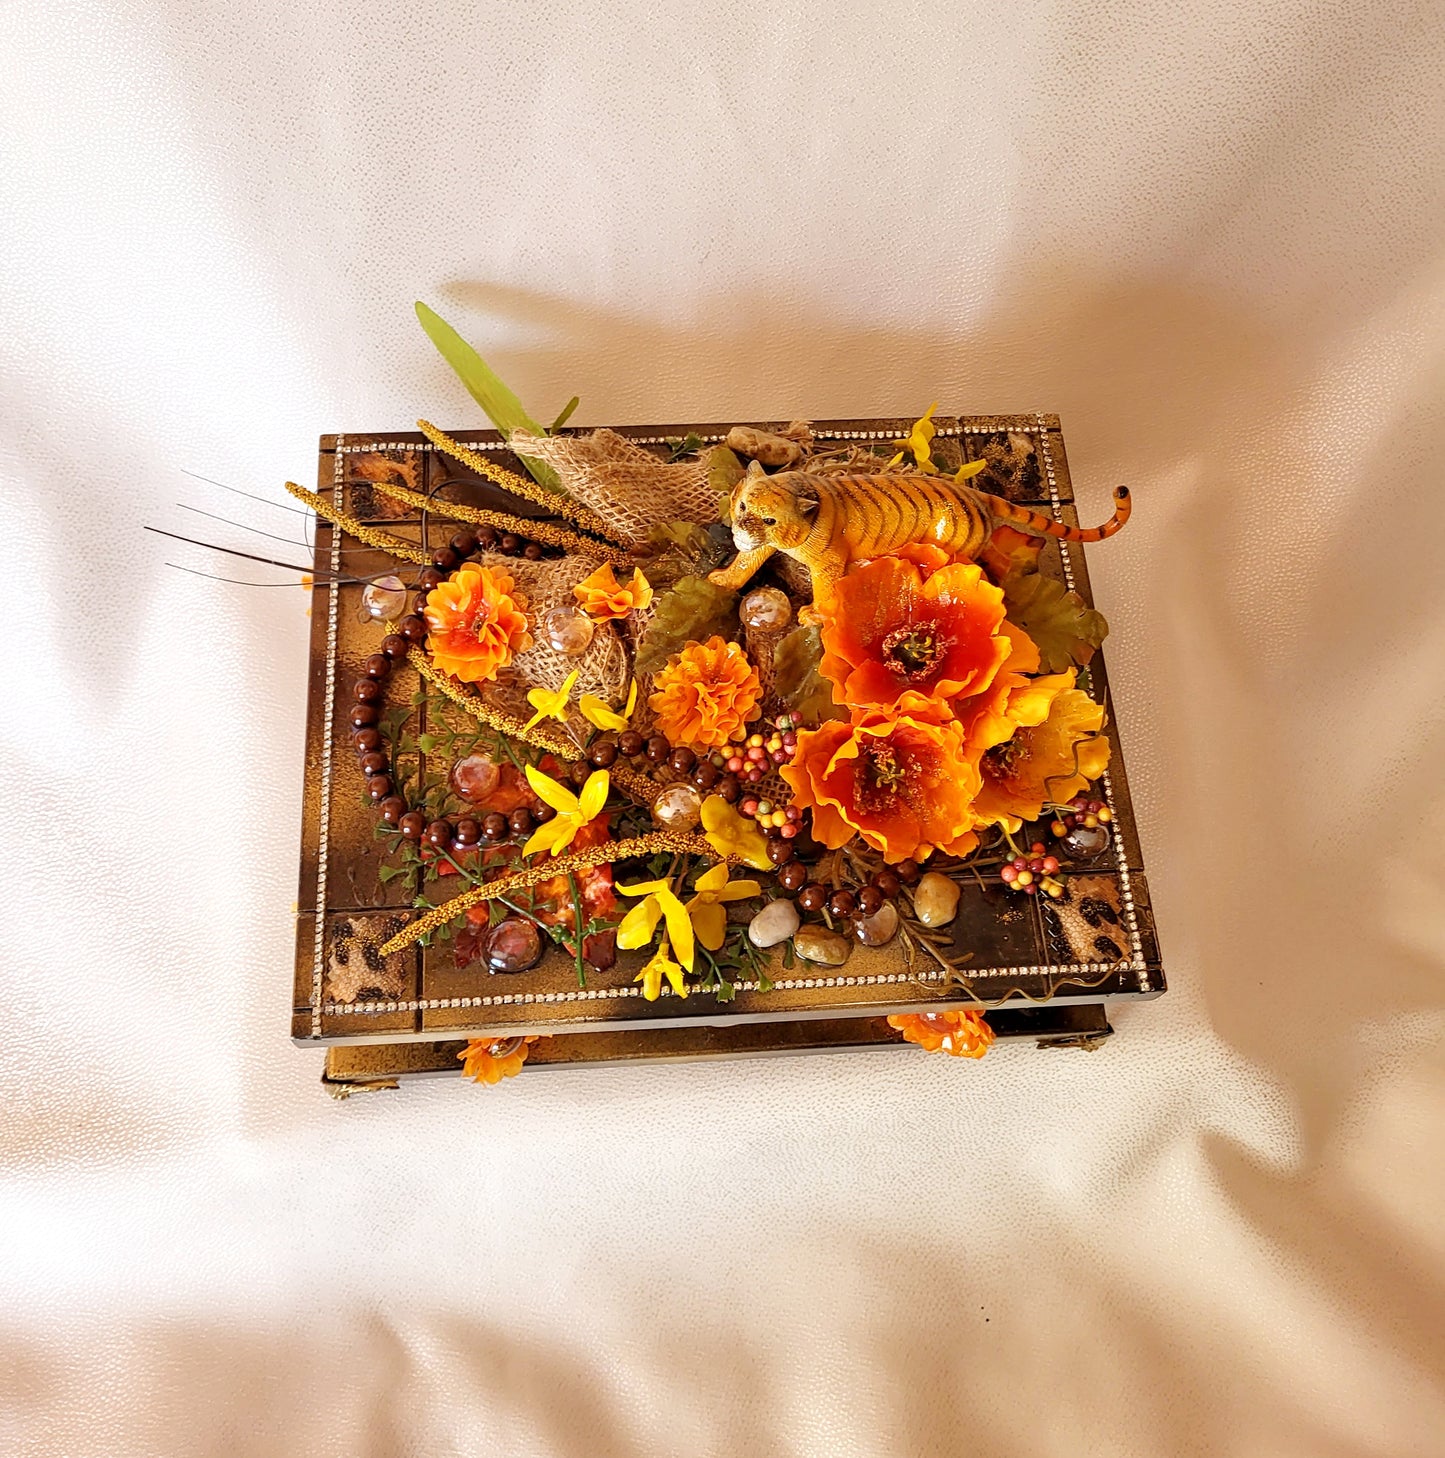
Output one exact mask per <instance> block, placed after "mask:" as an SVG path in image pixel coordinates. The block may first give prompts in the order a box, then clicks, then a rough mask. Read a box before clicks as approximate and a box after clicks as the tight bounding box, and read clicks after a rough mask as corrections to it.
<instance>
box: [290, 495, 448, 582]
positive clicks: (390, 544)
mask: <svg viewBox="0 0 1445 1458" xmlns="http://www.w3.org/2000/svg"><path fill="white" fill-rule="evenodd" d="M286 489H287V490H288V491H289V492H290V493H291V494H292V495H293V496H294V497H295V498H296V499H297V501H304V502H305V503H306V505H307V506H309V507H310V508H311V510H312V511H314V512H315V513H316V515H317V516H321V517H325V518H326V520H327V521H329V522H330V523H331V524H332V525H333V526H337V527H340V528H341V530H342V531H344V532H346V533H348V534H349V535H351V536H353V537H355V538H356V540H357V541H358V542H364V543H365V544H366V545H367V546H368V547H375V548H376V549H377V550H378V551H380V552H389V553H390V554H391V555H392V556H393V557H400V558H401V560H402V561H403V562H415V563H417V564H418V566H422V567H426V566H429V565H430V563H431V558H430V557H429V556H428V555H427V554H426V553H425V552H423V551H422V549H421V548H420V547H418V546H414V545H413V544H412V543H411V542H404V541H402V539H401V538H400V537H394V536H392V534H391V533H390V532H380V531H377V530H376V528H375V527H369V526H363V525H362V524H361V523H360V522H359V521H357V519H356V518H355V517H354V516H350V515H348V514H347V513H346V512H344V511H342V510H341V508H340V507H339V506H334V505H333V504H332V503H331V502H329V501H327V500H325V498H323V497H320V496H318V495H317V494H316V493H315V492H314V491H308V490H307V489H306V488H305V487H304V486H298V485H297V484H296V483H295V482H294V481H288V482H287V483H286Z"/></svg>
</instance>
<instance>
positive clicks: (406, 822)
mask: <svg viewBox="0 0 1445 1458" xmlns="http://www.w3.org/2000/svg"><path fill="white" fill-rule="evenodd" d="M396 828H397V829H398V830H399V831H401V833H402V834H403V835H404V836H405V837H406V838H407V839H408V840H420V839H421V838H422V834H423V832H424V831H425V830H426V816H425V815H423V814H422V813H421V811H420V810H408V811H407V812H406V814H405V815H403V816H402V817H401V819H400V820H398V821H397V822H396Z"/></svg>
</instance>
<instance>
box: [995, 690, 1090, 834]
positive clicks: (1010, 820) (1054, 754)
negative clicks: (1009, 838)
mask: <svg viewBox="0 0 1445 1458" xmlns="http://www.w3.org/2000/svg"><path fill="white" fill-rule="evenodd" d="M1074 679H1075V670H1074V669H1072V668H1071V669H1069V670H1068V672H1066V673H1051V674H1045V675H1044V676H1043V677H1041V678H1031V679H1029V680H1028V681H1027V682H1026V683H1024V685H1023V686H1022V687H1020V688H1015V689H1013V690H1012V691H1011V692H1010V694H1009V700H1008V709H1007V713H1008V717H1009V718H1010V719H1011V720H1012V721H1013V722H1014V724H1015V725H1016V726H1017V727H1016V728H1015V729H1014V732H1013V733H1012V735H1010V736H1009V738H1008V739H1006V740H1004V741H1003V742H1002V743H1000V744H996V745H995V746H994V747H993V748H991V749H989V750H988V751H987V753H985V754H984V756H983V758H982V759H981V760H980V762H979V767H980V770H981V773H982V775H983V787H982V788H981V789H980V790H979V792H978V798H977V801H976V802H975V806H974V809H975V811H976V813H977V815H978V823H979V824H980V825H988V824H995V825H1002V826H1003V827H1004V828H1005V829H1006V830H1008V831H1009V832H1010V833H1012V832H1013V831H1015V830H1017V829H1018V828H1019V826H1020V825H1022V824H1023V822H1024V821H1025V820H1037V819H1038V817H1039V815H1040V813H1041V812H1042V810H1043V807H1044V805H1045V803H1052V802H1055V801H1064V800H1068V799H1070V798H1071V797H1072V796H1074V795H1077V794H1078V793H1079V791H1080V790H1082V789H1083V788H1084V787H1085V786H1086V785H1087V784H1088V783H1089V781H1090V780H1096V779H1098V778H1099V776H1100V775H1101V774H1103V773H1104V771H1105V769H1106V768H1107V767H1108V764H1109V741H1108V740H1107V739H1106V738H1105V737H1104V736H1103V735H1102V734H1101V733H1100V732H1099V731H1100V730H1101V729H1102V728H1103V727H1104V706H1103V705H1102V704H1096V703H1095V702H1094V701H1093V699H1091V698H1090V697H1089V696H1088V694H1086V693H1084V692H1083V691H1082V690H1081V689H1077V688H1075V687H1074Z"/></svg>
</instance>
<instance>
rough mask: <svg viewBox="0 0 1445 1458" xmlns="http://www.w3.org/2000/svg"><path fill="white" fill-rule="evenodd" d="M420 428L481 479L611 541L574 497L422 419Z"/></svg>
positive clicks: (600, 522) (602, 526) (607, 529)
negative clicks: (499, 462) (490, 457)
mask: <svg viewBox="0 0 1445 1458" xmlns="http://www.w3.org/2000/svg"><path fill="white" fill-rule="evenodd" d="M416 428H417V429H418V430H419V431H421V433H422V434H423V435H424V436H426V438H427V439H428V440H429V441H430V442H431V443H432V444H433V445H434V446H436V448H437V449H438V450H440V451H445V452H446V453H447V455H449V456H451V457H452V459H453V460H457V461H460V462H461V463H462V465H464V466H470V467H471V468H472V470H474V471H475V472H476V473H477V474H478V475H479V476H485V477H486V478H487V480H488V481H491V482H493V483H494V484H496V485H498V486H500V487H502V489H503V490H505V491H510V492H511V493H512V495H513V496H520V497H521V498H522V499H523V500H524V501H534V502H536V503H537V505H538V506H545V507H547V508H548V510H550V511H555V512H556V513H557V514H558V515H559V516H564V517H566V518H567V519H568V520H569V521H570V522H571V523H572V524H573V526H578V527H581V528H582V530H583V531H586V532H595V533H596V534H597V535H598V536H601V537H608V538H610V537H611V535H612V531H611V528H610V527H608V525H607V523H606V522H605V521H603V520H602V518H601V517H600V516H598V515H597V513H596V512H595V511H589V510H588V509H587V508H586V507H585V506H579V505H578V503H577V502H575V501H573V500H572V498H571V497H569V496H564V495H562V494H561V493H559V492H556V491H548V490H547V488H546V487H545V486H539V485H537V483H536V482H535V481H533V480H531V479H530V478H529V477H526V476H519V475H517V473H516V472H515V471H509V470H507V469H506V468H505V467H504V466H499V465H497V464H496V462H495V461H489V460H488V459H487V458H486V456H484V455H483V454H482V453H481V451H474V450H472V449H471V447H470V446H464V445H463V444H462V443H461V441H459V440H453V439H452V438H451V436H449V435H448V434H447V433H446V432H445V431H444V430H438V429H437V428H436V426H434V425H433V424H432V423H431V421H429V420H418V421H417V423H416Z"/></svg>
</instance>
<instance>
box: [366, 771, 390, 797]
mask: <svg viewBox="0 0 1445 1458" xmlns="http://www.w3.org/2000/svg"><path fill="white" fill-rule="evenodd" d="M395 788H396V786H395V785H393V784H392V782H391V776H390V775H372V777H371V778H370V779H369V780H367V782H366V795H367V798H368V799H369V800H371V801H372V802H373V803H374V804H380V803H381V801H383V800H385V799H388V798H389V797H390V795H391V792H392V791H393V790H394V789H395Z"/></svg>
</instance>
